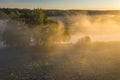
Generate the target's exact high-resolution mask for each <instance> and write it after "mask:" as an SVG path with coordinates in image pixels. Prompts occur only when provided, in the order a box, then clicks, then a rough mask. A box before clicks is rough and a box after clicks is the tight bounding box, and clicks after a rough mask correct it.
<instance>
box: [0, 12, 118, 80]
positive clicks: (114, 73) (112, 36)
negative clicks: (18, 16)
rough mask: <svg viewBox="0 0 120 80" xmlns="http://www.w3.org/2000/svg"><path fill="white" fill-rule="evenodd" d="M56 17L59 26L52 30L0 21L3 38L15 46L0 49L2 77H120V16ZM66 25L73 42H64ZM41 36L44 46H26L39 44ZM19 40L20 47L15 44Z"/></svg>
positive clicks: (60, 79)
mask: <svg viewBox="0 0 120 80" xmlns="http://www.w3.org/2000/svg"><path fill="white" fill-rule="evenodd" d="M53 18H54V19H56V20H58V22H59V24H58V25H57V28H56V25H50V26H52V27H53V28H52V29H51V28H50V33H47V32H44V33H41V29H39V28H38V27H36V28H33V29H29V28H28V27H27V26H26V25H23V24H21V25H19V24H18V23H17V22H15V21H3V20H0V28H1V29H0V30H1V33H0V35H1V40H4V39H7V40H6V42H9V43H10V44H13V43H11V42H14V45H12V47H4V48H1V49H0V79H2V80H8V79H9V80H119V79H120V77H119V75H120V69H119V67H120V64H119V62H120V54H119V53H120V50H119V48H120V42H119V41H120V38H119V34H120V29H119V24H120V23H119V21H120V16H115V15H93V16H89V15H87V14H85V15H76V16H64V17H60V16H59V17H53ZM16 26H17V27H16ZM47 26H49V25H47ZM21 27H22V28H21ZM65 28H68V29H69V33H70V41H69V40H68V41H66V40H67V39H65V41H64V40H62V41H61V38H66V35H64V34H63V32H64V30H65ZM48 34H49V35H48ZM3 35H4V36H3ZM16 36H17V37H16ZM31 38H32V39H31ZM39 38H40V39H43V42H42V43H41V44H40V42H39V41H38V43H39V45H42V44H44V43H46V44H45V47H39V46H38V45H37V47H36V46H35V47H33V46H32V47H25V48H23V46H26V43H27V44H29V42H30V43H31V44H29V45H30V46H31V45H35V44H37V39H39ZM17 40H18V41H17ZM2 43H4V41H2ZM18 43H20V46H21V47H16V45H18ZM52 44H55V45H54V46H51V45H52ZM4 45H6V43H4Z"/></svg>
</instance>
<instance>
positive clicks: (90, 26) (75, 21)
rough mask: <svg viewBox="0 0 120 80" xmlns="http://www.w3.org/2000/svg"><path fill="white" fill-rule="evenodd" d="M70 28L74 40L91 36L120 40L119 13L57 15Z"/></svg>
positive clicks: (101, 39)
mask: <svg viewBox="0 0 120 80" xmlns="http://www.w3.org/2000/svg"><path fill="white" fill-rule="evenodd" d="M57 19H60V20H62V21H63V22H64V23H66V22H67V24H68V25H67V26H68V27H69V28H70V33H71V34H72V37H73V40H75V41H77V39H79V38H81V37H83V36H90V37H91V39H92V40H93V41H120V38H119V37H120V36H119V34H120V26H119V25H120V23H119V21H120V16H119V15H92V16H90V15H87V14H84V15H75V16H67V17H65V18H64V17H63V19H61V17H57Z"/></svg>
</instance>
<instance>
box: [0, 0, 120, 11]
mask: <svg viewBox="0 0 120 80" xmlns="http://www.w3.org/2000/svg"><path fill="white" fill-rule="evenodd" d="M0 7H1V8H29V9H33V8H43V9H63V10H66V9H82V10H120V0H0Z"/></svg>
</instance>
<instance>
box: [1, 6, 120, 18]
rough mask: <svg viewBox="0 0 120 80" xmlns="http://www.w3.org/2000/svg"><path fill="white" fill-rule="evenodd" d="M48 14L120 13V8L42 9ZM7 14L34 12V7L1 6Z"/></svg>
mask: <svg viewBox="0 0 120 80" xmlns="http://www.w3.org/2000/svg"><path fill="white" fill-rule="evenodd" d="M42 10H43V12H44V13H45V14H46V15H47V16H65V15H76V14H88V15H120V10H57V9H56V10H52V9H51V10H45V9H42ZM0 11H3V12H4V13H6V14H7V15H9V14H11V13H14V14H17V15H20V14H25V13H28V14H29V13H32V12H33V11H34V9H18V8H13V9H12V8H0Z"/></svg>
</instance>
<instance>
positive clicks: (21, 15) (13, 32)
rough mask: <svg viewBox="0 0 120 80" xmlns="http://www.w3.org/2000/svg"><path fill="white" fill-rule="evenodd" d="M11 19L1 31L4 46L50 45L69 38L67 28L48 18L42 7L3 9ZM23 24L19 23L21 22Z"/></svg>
mask: <svg viewBox="0 0 120 80" xmlns="http://www.w3.org/2000/svg"><path fill="white" fill-rule="evenodd" d="M3 12H4V13H6V14H7V15H8V16H9V17H10V18H11V19H10V20H9V21H8V22H7V26H6V29H5V31H4V33H3V38H2V39H3V40H2V41H3V42H4V44H5V45H6V47H28V46H37V47H38V46H42V47H51V46H54V45H56V44H58V43H60V42H62V41H67V40H69V39H70V35H69V32H68V29H66V28H65V27H64V26H63V25H61V24H60V23H59V22H57V21H56V20H54V19H48V17H47V16H46V14H45V13H44V11H43V10H42V9H34V10H19V9H13V10H9V9H6V10H5V9H3ZM21 21H22V23H24V22H25V24H21V23H19V25H18V22H21Z"/></svg>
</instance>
